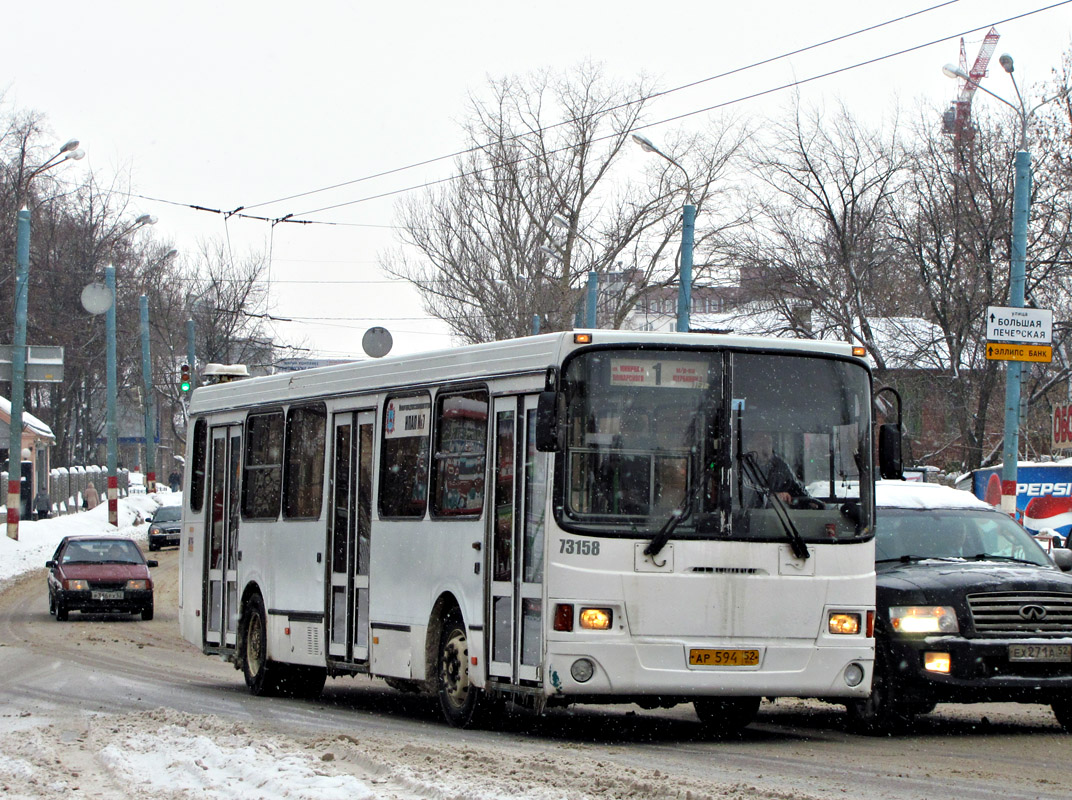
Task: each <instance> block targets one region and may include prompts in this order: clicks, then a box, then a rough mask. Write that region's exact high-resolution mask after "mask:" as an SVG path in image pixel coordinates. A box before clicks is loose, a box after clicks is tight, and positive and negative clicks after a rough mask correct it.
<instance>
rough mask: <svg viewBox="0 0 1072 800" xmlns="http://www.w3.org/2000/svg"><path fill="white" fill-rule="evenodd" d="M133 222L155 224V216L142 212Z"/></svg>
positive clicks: (136, 223)
mask: <svg viewBox="0 0 1072 800" xmlns="http://www.w3.org/2000/svg"><path fill="white" fill-rule="evenodd" d="M134 224H135V225H155V224H156V217H154V216H153V215H152V214H142V215H141V216H140V217H138V218H137V219H136V220H134Z"/></svg>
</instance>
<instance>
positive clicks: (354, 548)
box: [325, 411, 373, 663]
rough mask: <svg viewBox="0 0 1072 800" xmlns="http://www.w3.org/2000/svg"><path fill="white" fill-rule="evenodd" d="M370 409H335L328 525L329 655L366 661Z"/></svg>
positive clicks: (370, 489) (369, 510)
mask: <svg viewBox="0 0 1072 800" xmlns="http://www.w3.org/2000/svg"><path fill="white" fill-rule="evenodd" d="M372 425H373V412H372V411H358V412H354V411H347V412H345V413H341V414H336V415H335V421H334V425H333V437H332V451H331V452H332V461H331V513H330V519H329V527H328V539H329V541H328V552H329V553H330V554H331V557H330V559H329V563H328V572H329V575H328V597H327V609H326V614H325V619H326V620H327V624H328V656H329V657H330V658H332V659H333V660H337V661H343V662H348V663H353V662H364V661H367V660H368V596H369V570H368V568H369V549H370V544H371V532H372V522H371V513H372Z"/></svg>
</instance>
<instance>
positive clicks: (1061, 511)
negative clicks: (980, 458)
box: [972, 464, 1072, 537]
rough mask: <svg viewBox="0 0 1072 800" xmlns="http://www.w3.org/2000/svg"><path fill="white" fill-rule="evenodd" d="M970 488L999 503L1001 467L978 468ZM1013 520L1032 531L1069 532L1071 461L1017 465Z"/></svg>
mask: <svg viewBox="0 0 1072 800" xmlns="http://www.w3.org/2000/svg"><path fill="white" fill-rule="evenodd" d="M972 492H973V494H975V496H976V497H978V498H979V499H981V500H985V501H986V502H988V503H990V505H992V506H997V507H1000V506H1001V467H990V468H988V469H977V470H975V472H974V473H973V474H972ZM1016 520H1017V521H1018V522H1019V523H1020V524H1021V525H1023V526H1024V527H1025V528H1027V530H1029V531H1030V532H1031V533H1034V534H1037V533H1038V532H1039V531H1041V530H1042V529H1044V528H1052V529H1053V530H1056V531H1057V532H1058V533H1059V534H1061V535H1062V536H1064V537H1068V535H1069V533H1072V464H1032V465H1030V466H1025V465H1021V466H1018V467H1017V468H1016Z"/></svg>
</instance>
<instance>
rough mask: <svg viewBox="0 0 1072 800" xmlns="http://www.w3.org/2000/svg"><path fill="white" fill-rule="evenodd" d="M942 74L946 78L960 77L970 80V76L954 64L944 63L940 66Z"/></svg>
mask: <svg viewBox="0 0 1072 800" xmlns="http://www.w3.org/2000/svg"><path fill="white" fill-rule="evenodd" d="M942 74H943V75H945V76H946V77H947V78H961V79H962V80H966V81H970V80H971V76H970V75H969V74H968V73H967V72H965V71H964V70H962V69H961V68H960V67H958V66H957V65H956V64H946V65H945V66H944V67H942Z"/></svg>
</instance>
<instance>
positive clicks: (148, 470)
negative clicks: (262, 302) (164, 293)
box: [139, 250, 178, 492]
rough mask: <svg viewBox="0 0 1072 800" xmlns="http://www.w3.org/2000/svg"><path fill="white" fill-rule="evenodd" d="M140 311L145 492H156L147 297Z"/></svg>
mask: <svg viewBox="0 0 1072 800" xmlns="http://www.w3.org/2000/svg"><path fill="white" fill-rule="evenodd" d="M176 255H178V251H177V250H169V251H168V252H167V253H165V254H164V256H163V257H162V258H161V259H160V260H159V261H157V262H155V263H154V264H152V265H151V266H150V267H149V268H148V269H147V270H146V271H147V272H152V270H154V269H156V268H157V267H159V266H161V265H162V264H164V263H165V262H167V261H168V260H169V259H171V258H173V257H174V256H176ZM139 306H140V311H141V379H142V383H143V384H144V388H145V398H144V416H145V490H146V491H147V492H155V491H156V425H155V424H154V420H153V398H154V396H155V394H154V392H153V370H152V361H151V360H150V358H149V297H148V296H147V295H144V294H143V295H142V296H141V297H140V298H139Z"/></svg>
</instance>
